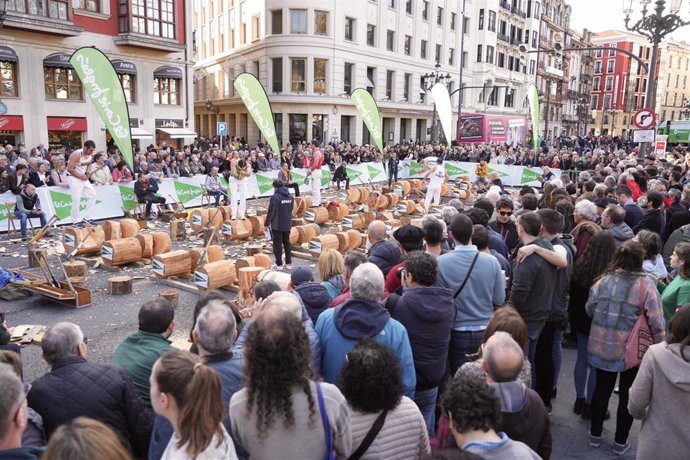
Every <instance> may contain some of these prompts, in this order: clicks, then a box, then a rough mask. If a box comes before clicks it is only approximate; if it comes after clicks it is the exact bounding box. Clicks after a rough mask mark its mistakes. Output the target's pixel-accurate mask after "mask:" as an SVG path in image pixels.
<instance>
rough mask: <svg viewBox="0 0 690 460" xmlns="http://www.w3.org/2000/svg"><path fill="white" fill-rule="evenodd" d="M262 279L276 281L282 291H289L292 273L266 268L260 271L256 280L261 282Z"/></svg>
mask: <svg viewBox="0 0 690 460" xmlns="http://www.w3.org/2000/svg"><path fill="white" fill-rule="evenodd" d="M262 281H274V282H275V283H276V284H278V286H280V290H281V291H287V290H288V288H289V286H290V281H291V279H290V274H289V273H285V272H279V271H277V270H264V271H262V272H261V273H259V276H258V277H257V278H256V282H257V283H260V282H262Z"/></svg>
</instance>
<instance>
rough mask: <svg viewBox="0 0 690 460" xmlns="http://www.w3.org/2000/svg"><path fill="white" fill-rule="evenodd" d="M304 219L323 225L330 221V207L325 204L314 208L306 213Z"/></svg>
mask: <svg viewBox="0 0 690 460" xmlns="http://www.w3.org/2000/svg"><path fill="white" fill-rule="evenodd" d="M304 220H306V221H307V222H313V223H315V224H317V225H322V224H325V223H326V222H328V209H326V208H324V207H323V206H319V207H318V208H312V209H310V210H308V211H307V212H305V213H304Z"/></svg>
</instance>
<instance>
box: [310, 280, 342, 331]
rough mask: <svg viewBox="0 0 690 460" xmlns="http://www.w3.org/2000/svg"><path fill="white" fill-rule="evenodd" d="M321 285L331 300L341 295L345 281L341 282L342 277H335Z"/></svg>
mask: <svg viewBox="0 0 690 460" xmlns="http://www.w3.org/2000/svg"><path fill="white" fill-rule="evenodd" d="M321 285H322V286H323V287H325V288H326V290H327V291H328V295H330V296H331V300H333V299H335V298H336V297H338V296H339V295H340V294H342V293H343V289H345V280H343V275H335V276H332V277H330V278H329V279H327V280H326V281H323V282H322V283H321ZM314 322H316V321H314Z"/></svg>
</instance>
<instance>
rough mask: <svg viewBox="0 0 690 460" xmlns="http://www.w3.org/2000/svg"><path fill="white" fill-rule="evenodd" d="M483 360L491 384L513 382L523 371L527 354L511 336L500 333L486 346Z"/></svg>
mask: <svg viewBox="0 0 690 460" xmlns="http://www.w3.org/2000/svg"><path fill="white" fill-rule="evenodd" d="M483 358H484V363H483V367H484V370H485V371H486V373H487V375H488V380H489V382H496V383H501V382H512V381H514V380H517V378H518V375H519V374H520V371H521V370H522V365H523V362H524V360H525V354H524V352H523V351H522V348H520V345H518V343H517V342H516V341H515V339H513V337H512V336H511V335H510V334H508V333H507V332H503V331H498V332H495V333H494V334H493V335H492V336H491V337H489V340H487V341H486V343H485V344H484V350H483Z"/></svg>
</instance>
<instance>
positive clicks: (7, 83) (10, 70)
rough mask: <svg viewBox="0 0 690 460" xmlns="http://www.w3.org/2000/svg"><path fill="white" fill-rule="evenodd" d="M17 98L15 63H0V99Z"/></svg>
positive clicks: (17, 87)
mask: <svg viewBox="0 0 690 460" xmlns="http://www.w3.org/2000/svg"><path fill="white" fill-rule="evenodd" d="M17 96H19V86H18V85H17V63H16V62H0V97H17Z"/></svg>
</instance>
